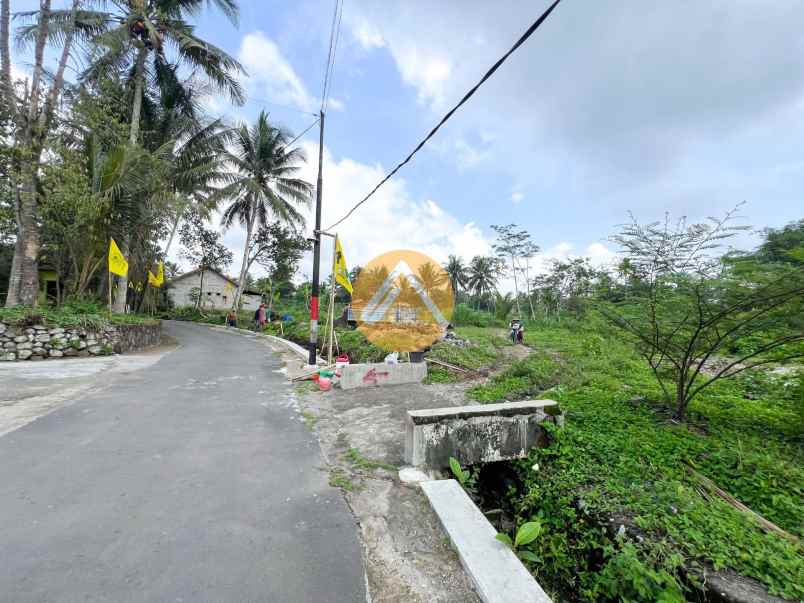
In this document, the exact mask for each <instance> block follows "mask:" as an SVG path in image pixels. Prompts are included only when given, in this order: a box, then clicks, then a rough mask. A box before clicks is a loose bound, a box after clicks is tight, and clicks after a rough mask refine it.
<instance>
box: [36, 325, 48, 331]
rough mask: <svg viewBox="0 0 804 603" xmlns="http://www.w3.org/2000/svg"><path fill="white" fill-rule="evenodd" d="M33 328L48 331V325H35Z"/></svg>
mask: <svg viewBox="0 0 804 603" xmlns="http://www.w3.org/2000/svg"><path fill="white" fill-rule="evenodd" d="M33 328H34V329H35V330H36V331H47V327H46V326H45V325H34V326H33Z"/></svg>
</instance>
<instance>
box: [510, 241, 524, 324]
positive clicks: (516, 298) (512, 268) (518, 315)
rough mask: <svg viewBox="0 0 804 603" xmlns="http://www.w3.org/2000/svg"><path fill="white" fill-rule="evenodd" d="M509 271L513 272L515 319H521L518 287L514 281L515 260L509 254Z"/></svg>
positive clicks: (512, 255)
mask: <svg viewBox="0 0 804 603" xmlns="http://www.w3.org/2000/svg"><path fill="white" fill-rule="evenodd" d="M511 270H513V272H514V301H516V314H517V317H519V318H522V308H520V307H519V285H518V283H517V280H516V258H515V257H514V254H513V253H512V254H511Z"/></svg>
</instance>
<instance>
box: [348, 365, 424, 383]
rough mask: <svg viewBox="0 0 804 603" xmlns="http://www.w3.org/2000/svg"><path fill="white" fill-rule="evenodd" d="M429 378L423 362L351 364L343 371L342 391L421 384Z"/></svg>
mask: <svg viewBox="0 0 804 603" xmlns="http://www.w3.org/2000/svg"><path fill="white" fill-rule="evenodd" d="M426 376H427V365H426V364H424V363H423V362H403V363H400V364H384V363H368V364H350V365H348V366H345V367H343V368H342V369H341V381H340V383H341V389H355V388H358V387H372V386H375V385H401V384H404V383H421V382H422V381H424V378H425V377H426Z"/></svg>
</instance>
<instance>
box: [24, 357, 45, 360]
mask: <svg viewBox="0 0 804 603" xmlns="http://www.w3.org/2000/svg"><path fill="white" fill-rule="evenodd" d="M44 359H45V357H44V356H31V357H30V358H28V360H44Z"/></svg>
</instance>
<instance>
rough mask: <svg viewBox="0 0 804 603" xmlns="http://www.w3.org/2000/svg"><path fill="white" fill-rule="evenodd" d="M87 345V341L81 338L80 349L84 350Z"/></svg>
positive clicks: (79, 341)
mask: <svg viewBox="0 0 804 603" xmlns="http://www.w3.org/2000/svg"><path fill="white" fill-rule="evenodd" d="M86 347H87V342H86V341H84V340H82V339H79V340H78V349H79V350H83V349H84V348H86Z"/></svg>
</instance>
